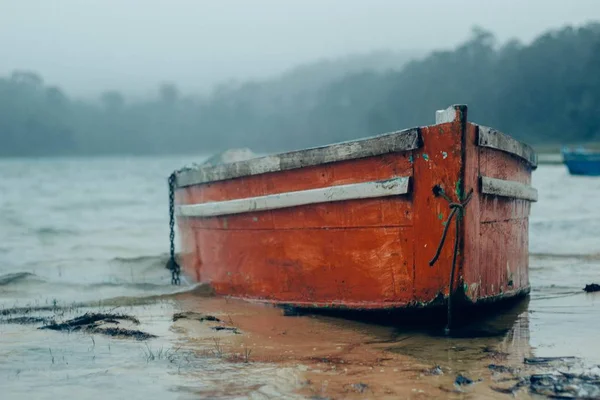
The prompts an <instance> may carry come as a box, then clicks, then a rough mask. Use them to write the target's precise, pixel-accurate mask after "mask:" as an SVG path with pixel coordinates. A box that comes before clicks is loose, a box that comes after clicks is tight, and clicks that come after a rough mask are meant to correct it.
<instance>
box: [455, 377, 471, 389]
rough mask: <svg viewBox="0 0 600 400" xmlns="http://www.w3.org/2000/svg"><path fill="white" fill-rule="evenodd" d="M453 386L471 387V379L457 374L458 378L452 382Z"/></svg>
mask: <svg viewBox="0 0 600 400" xmlns="http://www.w3.org/2000/svg"><path fill="white" fill-rule="evenodd" d="M454 384H455V385H458V386H465V385H472V384H473V379H470V378H467V377H466V376H464V375H462V374H458V376H457V377H456V379H455V380H454Z"/></svg>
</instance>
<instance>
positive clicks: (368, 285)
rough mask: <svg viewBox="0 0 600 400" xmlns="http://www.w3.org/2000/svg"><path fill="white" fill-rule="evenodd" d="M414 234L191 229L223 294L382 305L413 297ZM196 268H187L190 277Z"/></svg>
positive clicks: (209, 277) (204, 273)
mask: <svg viewBox="0 0 600 400" xmlns="http://www.w3.org/2000/svg"><path fill="white" fill-rule="evenodd" d="M411 229H412V228H363V229H350V230H346V229H342V230H325V229H314V230H305V229H302V230H264V231H245V230H239V231H232V230H203V229H200V230H190V231H187V232H186V234H188V235H189V234H192V235H195V239H196V241H197V243H198V246H199V248H201V249H202V254H201V256H202V257H201V262H200V263H198V264H197V266H196V267H195V268H198V269H199V271H200V272H199V273H198V274H197V275H199V276H200V277H201V280H202V281H203V282H210V284H211V286H212V287H214V289H215V291H216V293H217V294H227V295H230V296H241V297H244V298H250V299H265V300H270V299H272V300H279V301H284V302H292V303H302V302H309V304H310V305H313V304H314V303H325V302H338V303H344V304H348V303H354V304H355V305H360V304H361V303H362V302H365V306H368V303H369V302H370V303H371V305H373V303H375V304H377V305H379V306H380V307H381V306H385V305H386V304H389V303H394V302H400V303H402V304H407V303H408V302H409V301H410V300H411V298H412V276H413V270H412V265H413V249H412V241H410V240H409V238H410V236H411V235H410V231H411ZM193 268H194V267H193V266H189V267H188V266H187V265H186V271H187V273H189V274H190V275H192V276H194V275H196V273H195V271H192V270H191V269H193Z"/></svg>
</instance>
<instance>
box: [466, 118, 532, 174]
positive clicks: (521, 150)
mask: <svg viewBox="0 0 600 400" xmlns="http://www.w3.org/2000/svg"><path fill="white" fill-rule="evenodd" d="M478 144H479V146H483V147H489V148H492V149H496V150H500V151H504V152H506V153H509V154H512V155H514V156H516V157H519V158H521V159H522V160H525V161H526V162H527V163H528V164H529V165H530V166H531V167H532V168H534V169H535V168H536V167H537V155H536V154H535V151H534V150H533V149H532V148H531V147H530V146H528V145H526V144H525V143H521V142H519V141H518V140H515V139H513V138H512V137H510V136H509V135H507V134H505V133H502V132H500V131H497V130H496V129H494V128H489V127H487V126H481V125H479V139H478Z"/></svg>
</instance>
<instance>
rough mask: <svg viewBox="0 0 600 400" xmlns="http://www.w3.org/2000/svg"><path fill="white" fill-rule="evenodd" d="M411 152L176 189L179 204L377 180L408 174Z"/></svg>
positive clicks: (410, 166) (411, 171)
mask: <svg viewBox="0 0 600 400" xmlns="http://www.w3.org/2000/svg"><path fill="white" fill-rule="evenodd" d="M411 159H412V155H411V152H402V153H390V154H382V155H380V156H373V157H367V158H361V159H358V160H347V161H340V162H335V163H330V164H323V165H315V166H312V167H306V168H298V169H293V170H289V171H282V172H270V173H266V174H261V175H252V176H245V177H241V178H237V179H228V180H225V181H217V182H209V183H203V184H200V185H194V186H187V187H185V188H181V189H178V190H177V191H176V193H180V192H188V193H189V196H187V197H186V198H183V199H182V201H183V204H193V203H208V202H211V201H224V200H234V199H243V198H247V197H256V196H266V195H268V194H278V193H284V192H293V191H297V190H308V189H318V188H325V187H329V186H336V185H347V184H350V183H361V182H370V181H381V180H386V179H391V178H396V177H398V176H412V175H413V164H412V162H411ZM178 204H181V203H178Z"/></svg>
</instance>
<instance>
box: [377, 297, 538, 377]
mask: <svg viewBox="0 0 600 400" xmlns="http://www.w3.org/2000/svg"><path fill="white" fill-rule="evenodd" d="M528 306H529V299H527V298H525V299H523V300H522V301H519V302H518V303H516V304H513V305H512V306H511V307H510V308H508V309H504V310H492V311H489V313H490V315H488V316H485V315H483V316H482V317H480V318H478V319H476V320H474V321H472V322H470V323H464V324H463V325H462V326H460V327H458V328H456V329H453V330H452V331H451V332H450V335H448V336H445V335H444V334H443V330H441V329H439V328H438V329H435V330H415V329H412V330H411V329H399V330H397V332H396V334H397V336H396V339H395V342H394V343H392V344H391V345H390V346H389V347H388V350H389V351H392V352H396V353H400V354H405V355H408V356H411V357H414V358H416V359H418V360H421V361H423V362H426V363H429V364H432V365H448V366H449V367H450V368H452V369H469V368H475V367H476V365H475V364H477V363H479V362H480V361H481V360H482V359H483V358H485V357H489V358H491V359H497V361H507V362H510V363H518V362H522V361H523V358H524V357H529V356H531V347H530V344H529V339H530V337H529V314H528V311H527V309H528Z"/></svg>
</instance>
